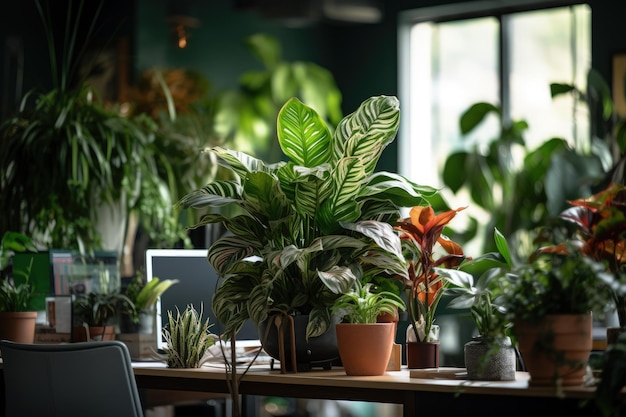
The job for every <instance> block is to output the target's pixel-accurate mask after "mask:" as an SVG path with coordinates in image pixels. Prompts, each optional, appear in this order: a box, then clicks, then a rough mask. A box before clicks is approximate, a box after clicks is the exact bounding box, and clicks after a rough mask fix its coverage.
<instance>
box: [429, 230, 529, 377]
mask: <svg viewBox="0 0 626 417" xmlns="http://www.w3.org/2000/svg"><path fill="white" fill-rule="evenodd" d="M494 238H495V242H496V247H497V248H498V252H489V253H486V254H484V255H481V256H479V257H477V258H468V259H465V260H464V261H463V262H461V263H460V264H459V266H458V268H455V269H445V268H436V269H435V270H436V272H437V273H438V274H439V275H441V276H442V277H444V278H445V279H446V280H447V281H448V283H449V285H448V287H447V288H446V290H445V293H446V296H449V297H450V301H449V302H448V304H447V307H449V308H456V309H463V310H468V311H469V313H470V315H471V318H472V320H473V322H474V325H475V326H476V331H477V333H478V334H477V335H476V336H475V337H473V338H472V340H470V341H469V342H467V343H466V344H465V346H464V355H465V368H466V370H467V377H468V379H471V380H491V381H506V380H514V379H515V371H516V369H517V365H516V355H515V349H514V347H513V344H512V342H511V338H510V336H509V329H510V327H511V326H512V325H513V323H512V322H511V321H510V319H509V317H507V315H506V308H505V307H504V306H502V305H500V304H499V302H500V300H499V299H498V298H499V295H500V293H501V292H502V280H503V279H504V278H505V277H506V275H505V273H506V272H507V271H509V270H510V268H511V267H512V259H511V254H510V251H509V247H508V244H507V241H506V239H505V237H504V236H503V235H502V233H500V231H499V230H497V229H495V231H494Z"/></svg>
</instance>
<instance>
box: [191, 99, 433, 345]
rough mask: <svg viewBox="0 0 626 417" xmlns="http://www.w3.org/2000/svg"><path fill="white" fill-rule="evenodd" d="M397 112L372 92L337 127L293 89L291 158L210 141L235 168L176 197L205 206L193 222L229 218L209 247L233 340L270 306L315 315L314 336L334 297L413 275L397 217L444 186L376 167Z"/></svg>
mask: <svg viewBox="0 0 626 417" xmlns="http://www.w3.org/2000/svg"><path fill="white" fill-rule="evenodd" d="M399 118H400V107H399V101H398V99H397V98H396V97H394V96H374V97H370V98H369V99H367V100H365V101H364V102H363V103H361V105H360V106H359V108H358V109H357V110H356V111H355V112H354V113H352V114H349V115H347V116H345V117H344V118H343V119H342V120H341V121H340V122H339V124H338V126H337V128H336V129H335V130H334V131H331V128H329V127H328V125H327V124H326V122H324V120H323V119H322V118H321V117H320V116H319V115H318V113H317V112H316V111H315V110H314V109H313V108H311V107H309V106H307V105H305V104H304V103H302V102H301V101H300V100H299V99H297V98H295V97H294V98H291V99H289V100H288V101H287V102H286V103H285V104H284V105H283V107H282V108H281V110H280V112H279V114H278V120H277V135H278V141H279V145H280V148H281V149H282V152H283V153H284V155H285V158H284V159H286V160H282V161H280V162H277V163H273V164H267V163H265V162H264V161H262V160H260V159H257V158H255V157H253V156H251V155H248V154H246V153H243V152H238V151H234V150H229V149H224V148H220V147H213V148H208V149H206V150H205V152H207V153H210V154H213V155H214V156H215V157H217V159H218V162H219V164H220V165H221V166H222V167H225V168H227V169H229V170H230V171H231V173H232V177H231V178H228V179H224V180H218V181H214V182H212V183H209V184H207V185H206V186H204V187H202V188H200V189H197V190H194V191H192V192H190V193H189V194H187V195H186V196H184V197H183V198H182V199H181V200H180V201H179V204H180V205H181V206H182V207H183V208H197V209H205V210H206V211H207V212H206V213H205V214H204V215H203V216H202V217H201V218H200V221H199V222H198V223H197V224H196V225H195V227H197V226H201V225H206V224H212V223H223V224H224V226H225V227H226V229H227V230H228V232H229V233H227V234H226V235H224V236H222V237H221V238H219V239H218V240H216V241H215V242H214V243H213V244H212V245H211V246H210V248H209V249H208V254H207V259H208V261H209V263H210V264H211V265H212V266H213V267H214V268H215V270H216V271H217V273H218V275H219V276H220V277H221V278H222V280H221V282H220V286H219V288H218V289H217V291H216V292H215V296H214V298H213V305H212V306H213V310H214V313H215V315H216V317H217V319H218V321H220V322H222V323H224V325H225V327H224V333H225V335H224V337H225V338H227V339H228V338H230V337H232V335H234V334H236V332H237V331H238V330H239V329H240V328H241V327H242V325H243V324H244V322H245V321H246V320H247V319H252V321H253V322H254V323H256V324H259V323H261V322H262V321H264V320H266V319H268V318H269V317H270V316H272V315H274V314H283V315H290V314H291V315H293V314H308V315H309V321H308V326H307V331H306V336H307V338H309V337H315V336H319V335H321V334H323V333H324V332H325V331H326V330H327V329H328V328H329V326H330V324H331V323H332V306H333V304H334V302H335V300H336V299H337V298H338V297H339V296H340V295H341V294H343V293H345V292H348V291H349V290H350V289H351V288H353V284H354V283H355V281H356V280H363V281H364V282H365V281H367V280H368V279H369V280H371V279H372V278H373V277H376V278H377V279H380V277H381V276H383V277H389V279H392V277H405V276H406V274H407V271H406V268H404V266H403V265H404V260H403V258H402V253H401V248H400V241H399V237H398V236H397V235H396V234H395V233H394V231H393V228H392V226H391V224H392V223H393V222H395V221H397V220H398V219H399V217H400V211H399V209H400V207H409V206H414V205H420V204H426V203H427V200H426V198H427V196H429V195H434V194H436V190H435V189H433V188H431V187H428V186H420V185H418V184H415V183H412V182H411V181H409V180H407V179H406V178H404V177H402V176H400V175H397V174H394V173H390V172H382V171H381V172H376V171H375V169H376V164H377V162H378V160H379V158H380V156H381V154H382V152H383V150H384V149H385V147H386V146H387V145H389V144H390V143H391V142H392V141H393V140H394V139H395V136H396V133H397V130H398V126H399ZM207 209H208V210H207ZM218 209H219V210H218Z"/></svg>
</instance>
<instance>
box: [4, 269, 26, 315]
mask: <svg viewBox="0 0 626 417" xmlns="http://www.w3.org/2000/svg"><path fill="white" fill-rule="evenodd" d="M26 278H27V281H25V282H21V283H19V284H17V285H16V284H15V281H14V280H13V278H6V279H3V280H2V284H0V311H10V312H18V311H28V303H29V302H30V300H31V298H32V297H33V293H34V288H33V287H32V285H30V283H29V282H28V276H27V277H26Z"/></svg>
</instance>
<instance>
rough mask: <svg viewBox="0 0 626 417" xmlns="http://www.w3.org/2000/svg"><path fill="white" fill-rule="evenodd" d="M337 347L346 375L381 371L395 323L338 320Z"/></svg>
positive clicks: (369, 374)
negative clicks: (364, 322) (344, 321)
mask: <svg viewBox="0 0 626 417" xmlns="http://www.w3.org/2000/svg"><path fill="white" fill-rule="evenodd" d="M335 331H336V332H337V347H338V348H339V356H340V358H341V363H342V365H343V368H344V370H345V371H346V374H347V375H354V376H377V375H383V374H384V373H385V371H386V370H387V364H388V363H389V358H390V356H391V350H392V346H393V341H394V338H395V325H394V323H370V324H357V323H338V324H337V325H336V327H335Z"/></svg>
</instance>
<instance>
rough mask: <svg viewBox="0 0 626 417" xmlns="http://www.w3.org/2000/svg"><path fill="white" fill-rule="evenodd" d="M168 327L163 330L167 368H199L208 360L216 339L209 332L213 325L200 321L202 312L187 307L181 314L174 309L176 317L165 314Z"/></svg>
mask: <svg viewBox="0 0 626 417" xmlns="http://www.w3.org/2000/svg"><path fill="white" fill-rule="evenodd" d="M167 318H168V327H166V328H164V329H163V337H164V338H165V341H166V343H167V346H166V347H165V348H164V351H165V358H166V363H167V366H168V367H169V368H199V367H201V366H202V365H203V364H204V363H205V362H206V361H207V360H208V359H209V358H210V356H209V354H208V349H209V348H210V347H211V346H213V345H214V344H215V342H216V341H217V339H218V337H217V336H216V335H214V334H212V333H211V332H210V331H209V330H210V327H211V326H212V325H213V324H212V323H209V319H208V318H207V319H206V320H205V321H204V322H203V321H202V310H200V312H198V311H197V310H196V309H195V308H194V307H193V305H191V304H190V305H188V306H187V307H186V308H185V310H184V311H183V312H182V313H181V312H180V310H178V307H177V308H176V315H174V314H173V313H172V312H171V311H168V312H167Z"/></svg>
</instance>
